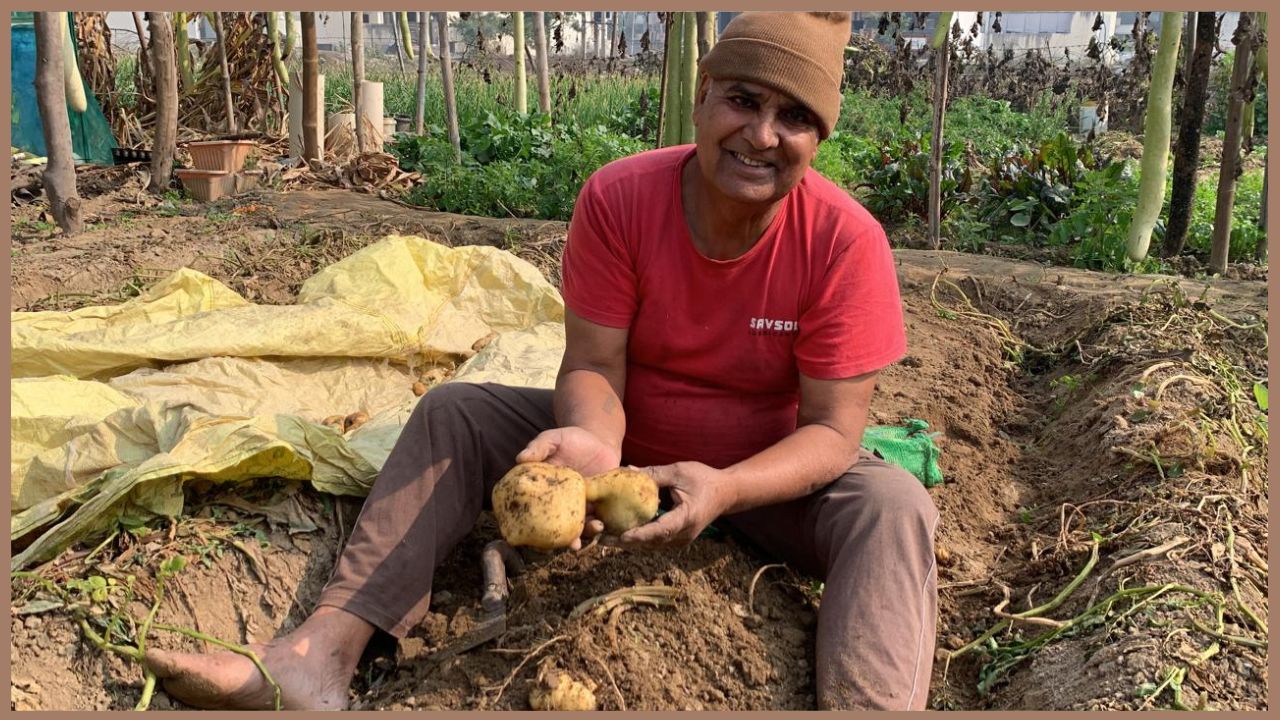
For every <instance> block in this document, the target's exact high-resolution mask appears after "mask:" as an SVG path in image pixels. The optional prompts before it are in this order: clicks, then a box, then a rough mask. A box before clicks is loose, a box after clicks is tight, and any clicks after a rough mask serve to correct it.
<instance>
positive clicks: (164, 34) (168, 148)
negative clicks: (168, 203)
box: [147, 12, 178, 195]
mask: <svg viewBox="0 0 1280 720" xmlns="http://www.w3.org/2000/svg"><path fill="white" fill-rule="evenodd" d="M147 22H148V27H149V30H150V33H151V67H152V68H154V69H155V73H154V74H153V75H152V81H153V82H154V83H155V89H154V92H155V98H156V129H155V138H154V140H153V142H152V144H151V184H150V185H148V186H147V189H148V190H150V191H151V192H153V193H155V194H157V195H161V194H163V193H164V192H165V191H166V190H168V189H169V183H170V181H171V180H172V177H173V154H174V151H175V150H176V149H177V146H178V69H177V68H176V67H175V66H174V65H175V63H174V54H173V53H174V38H173V26H172V25H170V24H169V15H168V13H162V12H149V13H147Z"/></svg>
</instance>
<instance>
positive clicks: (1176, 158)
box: [1161, 11, 1217, 258]
mask: <svg viewBox="0 0 1280 720" xmlns="http://www.w3.org/2000/svg"><path fill="white" fill-rule="evenodd" d="M1192 14H1193V15H1198V16H1199V17H1198V18H1196V19H1195V20H1194V21H1193V22H1192V23H1191V24H1192V25H1194V26H1195V28H1196V37H1195V39H1194V41H1193V42H1194V44H1195V53H1194V54H1193V55H1192V56H1191V66H1190V68H1189V69H1188V70H1187V74H1186V81H1187V82H1186V84H1185V86H1184V87H1183V91H1182V112H1181V113H1180V114H1179V115H1180V118H1179V124H1178V140H1177V143H1176V145H1175V146H1174V150H1173V194H1172V196H1171V197H1170V198H1169V222H1168V223H1167V224H1166V225H1165V234H1164V247H1163V248H1162V252H1161V254H1162V255H1164V257H1167V258H1171V257H1176V256H1177V255H1180V254H1181V253H1182V248H1183V247H1184V246H1185V245H1186V242H1187V229H1188V227H1189V225H1190V222H1191V206H1192V205H1193V204H1194V200H1195V194H1196V171H1197V170H1199V168H1200V129H1201V127H1202V126H1203V125H1204V107H1205V101H1206V99H1207V98H1208V96H1209V71H1210V69H1211V68H1212V66H1213V47H1214V39H1215V36H1216V35H1217V23H1216V18H1215V17H1214V13H1213V12H1212V11H1210V12H1201V13H1192ZM1187 44H1188V45H1190V44H1192V41H1189V42H1188V43H1187Z"/></svg>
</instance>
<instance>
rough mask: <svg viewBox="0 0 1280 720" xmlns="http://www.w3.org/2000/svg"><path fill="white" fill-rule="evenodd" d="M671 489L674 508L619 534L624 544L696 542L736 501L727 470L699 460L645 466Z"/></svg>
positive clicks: (658, 480) (680, 545)
mask: <svg viewBox="0 0 1280 720" xmlns="http://www.w3.org/2000/svg"><path fill="white" fill-rule="evenodd" d="M642 469H643V470H644V471H645V472H647V473H648V474H649V475H650V476H651V477H653V479H654V481H655V482H656V483H658V487H659V488H667V489H668V490H670V493H671V503H672V508H671V510H670V511H668V512H666V513H665V514H663V515H662V516H660V517H659V518H658V519H657V520H654V521H653V522H649V523H645V524H644V525H641V526H640V527H637V528H632V529H630V530H628V531H626V532H624V533H622V536H621V537H619V538H618V540H619V541H620V543H621V544H622V545H630V546H676V547H682V546H685V545H688V544H689V543H691V542H693V540H694V538H696V537H698V535H699V533H701V532H702V531H703V530H704V529H705V528H706V527H707V526H708V525H710V524H711V523H712V521H714V520H715V519H716V518H717V517H720V515H721V513H722V512H723V511H724V510H725V508H728V507H730V506H732V504H733V499H732V498H733V489H734V485H733V480H732V478H730V477H729V476H728V475H727V474H726V473H725V472H724V471H723V470H717V469H715V468H713V467H710V466H708V465H703V464H702V463H699V462H680V463H675V464H674V465H659V466H656V467H648V468H642Z"/></svg>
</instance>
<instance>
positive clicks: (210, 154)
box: [187, 140, 254, 172]
mask: <svg viewBox="0 0 1280 720" xmlns="http://www.w3.org/2000/svg"><path fill="white" fill-rule="evenodd" d="M253 148H254V142H253V141H252V140H207V141H203V142H193V143H188V144H187V150H188V151H189V152H190V153H191V162H192V164H194V165H195V166H196V169H197V170H222V171H224V172H237V171H239V170H240V169H241V168H243V167H244V161H245V160H247V159H248V157H249V151H250V150H252V149H253Z"/></svg>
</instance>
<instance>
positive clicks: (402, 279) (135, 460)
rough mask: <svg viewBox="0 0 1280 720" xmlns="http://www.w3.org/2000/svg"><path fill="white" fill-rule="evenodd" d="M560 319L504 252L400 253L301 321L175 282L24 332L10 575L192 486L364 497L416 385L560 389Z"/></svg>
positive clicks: (354, 275)
mask: <svg viewBox="0 0 1280 720" xmlns="http://www.w3.org/2000/svg"><path fill="white" fill-rule="evenodd" d="M563 319H564V308H563V304H562V302H561V299H560V296H559V293H557V292H556V290H555V288H554V287H552V286H551V285H550V284H549V283H547V281H546V280H545V279H544V278H543V277H542V275H541V274H540V273H539V272H538V271H537V269H536V268H534V267H533V266H531V265H529V264H528V263H526V262H524V261H523V260H520V259H518V258H516V257H515V256H513V255H511V254H510V253H506V252H504V251H501V250H497V249H495V248H487V247H461V248H448V247H445V246H442V245H439V244H437V243H432V242H430V241H428V240H424V239H422V238H416V237H398V236H392V237H388V238H386V239H384V240H382V241H380V242H378V243H376V244H374V245H370V246H369V247H366V248H364V249H363V250H360V251H359V252H357V253H355V254H353V255H351V256H350V257H348V258H346V259H344V260H342V261H341V262H338V263H335V264H334V265H331V266H329V267H327V268H325V269H324V270H322V271H321V272H319V273H317V274H316V275H315V276H314V277H312V278H311V279H309V280H308V281H307V282H306V283H305V284H304V285H303V287H302V289H301V291H300V292H299V294H298V299H297V302H296V304H294V305H288V306H271V305H254V304H252V303H249V302H247V301H246V300H244V299H243V298H242V297H240V296H239V295H238V294H236V293H235V292H234V291H232V290H231V289H229V288H227V287H226V286H224V285H222V284H220V283H218V282H217V281H215V280H213V279H212V278H209V277H207V276H205V275H202V274H200V273H198V272H195V271H192V270H187V269H183V270H179V271H177V272H175V273H173V274H172V275H171V276H169V277H168V278H166V279H165V280H163V281H161V282H160V283H158V284H156V285H155V286H154V287H152V288H151V289H150V290H149V291H147V292H146V293H144V294H143V295H141V296H139V297H137V298H135V299H133V300H131V301H129V302H126V303H123V304H120V305H115V306H108V307H89V308H83V309H81V310H77V311H74V312H69V313H65V312H39V313H12V325H13V329H12V343H13V368H12V377H13V379H12V381H11V384H10V394H11V398H12V407H13V435H12V449H13V459H12V464H11V468H10V469H11V472H12V484H11V498H12V501H13V511H14V515H13V516H12V517H11V540H12V541H14V544H15V547H23V548H24V549H23V550H22V551H21V552H19V553H17V554H16V555H15V556H14V559H13V562H12V567H13V568H15V569H16V568H20V567H23V566H26V565H28V564H30V563H33V562H39V561H42V560H45V559H48V558H50V557H52V556H54V555H55V554H57V553H58V552H59V551H61V550H62V549H63V548H65V547H67V546H68V545H70V544H71V543H74V542H77V541H79V540H81V539H83V538H86V537H88V536H90V535H93V534H97V533H100V532H102V531H103V530H105V529H106V528H108V527H109V526H110V525H111V524H112V523H113V522H114V521H115V520H116V519H117V518H119V517H121V516H122V515H123V514H130V515H134V516H142V517H145V516H147V515H150V514H161V515H175V514H177V513H178V512H180V511H181V508H182V484H183V483H184V482H186V481H190V480H194V479H203V480H208V481H215V482H222V481H243V480H249V479H253V478H263V477H283V478H288V479H296V480H307V481H310V482H311V483H312V484H313V485H314V486H315V487H317V488H318V489H320V490H322V491H326V492H332V493H342V494H355V495H359V494H363V493H365V492H366V491H367V490H368V487H369V486H370V484H371V483H372V481H373V478H374V476H375V475H376V474H377V472H378V469H379V468H381V467H382V464H383V462H384V461H385V460H386V457H387V455H388V454H389V453H390V451H391V447H392V445H393V444H394V442H395V439H396V437H398V436H399V433H400V429H401V427H403V424H404V421H405V420H406V419H407V418H408V416H409V413H410V412H411V411H412V409H413V406H414V404H415V403H416V401H417V398H416V397H415V396H414V395H413V392H412V384H413V382H414V380H416V379H417V378H418V376H419V374H420V373H422V372H423V371H424V370H427V369H429V368H430V367H432V366H434V365H437V364H443V363H447V364H450V365H452V364H454V363H457V362H460V361H463V360H464V359H465V362H464V363H463V364H462V365H461V367H459V368H458V371H457V372H456V373H455V375H454V378H453V380H455V381H458V380H461V381H468V382H503V383H509V384H517V385H529V386H535V387H550V386H551V385H552V384H553V383H554V380H555V372H556V369H557V367H558V364H559V359H560V354H561V352H562V349H563V345H564V328H563V324H562V323H563ZM492 333H497V336H496V338H495V339H494V340H493V341H492V342H490V343H489V344H488V345H486V346H485V347H484V348H483V349H482V350H481V351H480V352H479V353H478V354H474V356H473V351H472V349H471V348H472V346H473V345H474V344H475V343H476V341H477V340H480V339H481V338H484V337H486V336H489V335H490V334H492ZM467 358H469V359H467ZM355 411H364V412H366V413H368V414H369V415H370V416H371V419H370V421H369V422H368V423H367V424H365V425H363V426H361V427H358V428H356V429H354V430H352V431H350V432H348V433H346V434H343V433H341V432H339V431H338V430H336V429H334V428H333V427H329V426H326V425H323V424H321V420H322V419H323V418H325V417H328V416H331V415H346V414H349V413H352V412H355Z"/></svg>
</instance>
